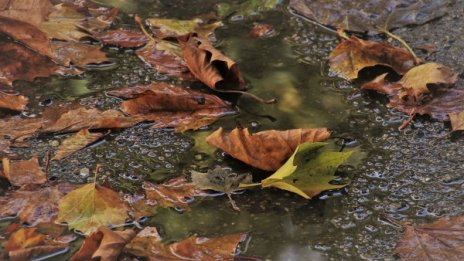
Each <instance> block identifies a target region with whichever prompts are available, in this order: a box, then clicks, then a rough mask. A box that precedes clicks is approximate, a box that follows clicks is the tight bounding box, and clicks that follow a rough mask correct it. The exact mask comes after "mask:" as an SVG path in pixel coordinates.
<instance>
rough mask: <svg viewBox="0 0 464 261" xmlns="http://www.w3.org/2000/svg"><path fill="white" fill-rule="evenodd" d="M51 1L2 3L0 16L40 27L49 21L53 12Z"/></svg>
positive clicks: (22, 0) (0, 4) (3, 1)
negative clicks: (49, 16) (48, 18)
mask: <svg viewBox="0 0 464 261" xmlns="http://www.w3.org/2000/svg"><path fill="white" fill-rule="evenodd" d="M52 10H53V5H52V4H51V2H50V0H21V1H17V0H16V1H10V0H1V1H0V16H3V17H8V18H11V19H15V20H18V21H22V22H27V23H30V24H32V25H35V26H38V25H40V24H41V23H42V22H44V21H46V20H47V17H48V15H49V14H50V13H51V12H52Z"/></svg>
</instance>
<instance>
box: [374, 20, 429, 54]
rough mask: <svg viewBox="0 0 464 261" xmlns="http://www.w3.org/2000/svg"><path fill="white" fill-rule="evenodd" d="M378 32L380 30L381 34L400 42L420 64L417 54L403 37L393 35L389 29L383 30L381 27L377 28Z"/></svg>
mask: <svg viewBox="0 0 464 261" xmlns="http://www.w3.org/2000/svg"><path fill="white" fill-rule="evenodd" d="M377 30H379V31H380V32H382V33H384V34H386V35H387V36H388V37H390V38H392V39H394V40H396V41H398V42H399V43H400V44H401V45H403V46H404V48H406V50H408V52H409V53H410V54H411V55H412V56H413V57H414V60H416V63H420V59H419V58H418V57H417V55H416V53H415V52H414V51H413V50H412V48H411V47H410V46H409V44H408V43H406V41H405V40H403V39H402V38H401V37H399V36H398V35H396V34H394V33H392V32H389V31H388V30H387V29H382V28H380V27H377Z"/></svg>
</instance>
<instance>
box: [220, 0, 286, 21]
mask: <svg viewBox="0 0 464 261" xmlns="http://www.w3.org/2000/svg"><path fill="white" fill-rule="evenodd" d="M281 2H282V1H281V0H249V1H244V2H241V3H240V4H229V3H220V4H218V5H217V12H218V15H219V16H220V17H227V16H233V17H234V18H235V19H238V18H242V19H247V18H249V17H253V16H257V15H259V13H260V12H263V11H268V10H272V9H274V8H275V7H276V6H277V5H278V4H279V3H281Z"/></svg>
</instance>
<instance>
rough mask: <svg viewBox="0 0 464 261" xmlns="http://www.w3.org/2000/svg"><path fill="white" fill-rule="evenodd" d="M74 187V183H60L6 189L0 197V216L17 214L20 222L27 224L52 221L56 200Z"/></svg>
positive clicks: (56, 207)
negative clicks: (11, 189) (31, 187)
mask: <svg viewBox="0 0 464 261" xmlns="http://www.w3.org/2000/svg"><path fill="white" fill-rule="evenodd" d="M74 188H75V185H71V184H67V183H62V184H56V185H52V186H46V187H37V188H33V189H31V190H29V189H27V188H21V189H19V190H15V191H8V192H7V193H6V194H5V195H4V196H3V197H0V218H7V217H16V216H18V217H19V221H20V222H21V223H27V224H28V225H29V226H37V225H38V224H40V223H53V222H54V221H55V218H56V217H57V214H58V201H59V200H60V199H61V198H62V197H63V196H64V195H66V194H67V193H68V192H70V191H71V190H73V189H74Z"/></svg>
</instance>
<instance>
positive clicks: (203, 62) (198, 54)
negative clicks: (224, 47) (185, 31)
mask: <svg viewBox="0 0 464 261" xmlns="http://www.w3.org/2000/svg"><path fill="white" fill-rule="evenodd" d="M180 46H181V48H182V53H183V57H184V59H185V62H186V63H187V66H188V68H189V69H190V72H191V73H192V74H193V75H195V77H196V78H197V79H198V80H200V81H201V82H203V83H204V84H206V85H207V86H209V87H210V88H212V89H224V90H244V89H245V85H246V83H245V80H244V79H243V78H242V75H241V74H240V71H239V69H238V66H237V64H236V63H235V62H234V61H233V60H231V59H230V58H228V57H227V56H225V55H224V54H222V53H221V52H220V51H219V50H217V49H216V48H214V47H213V46H212V45H211V44H210V43H209V42H208V41H206V40H204V39H201V38H198V37H195V36H194V35H191V36H189V37H186V39H183V40H181V41H180Z"/></svg>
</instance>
